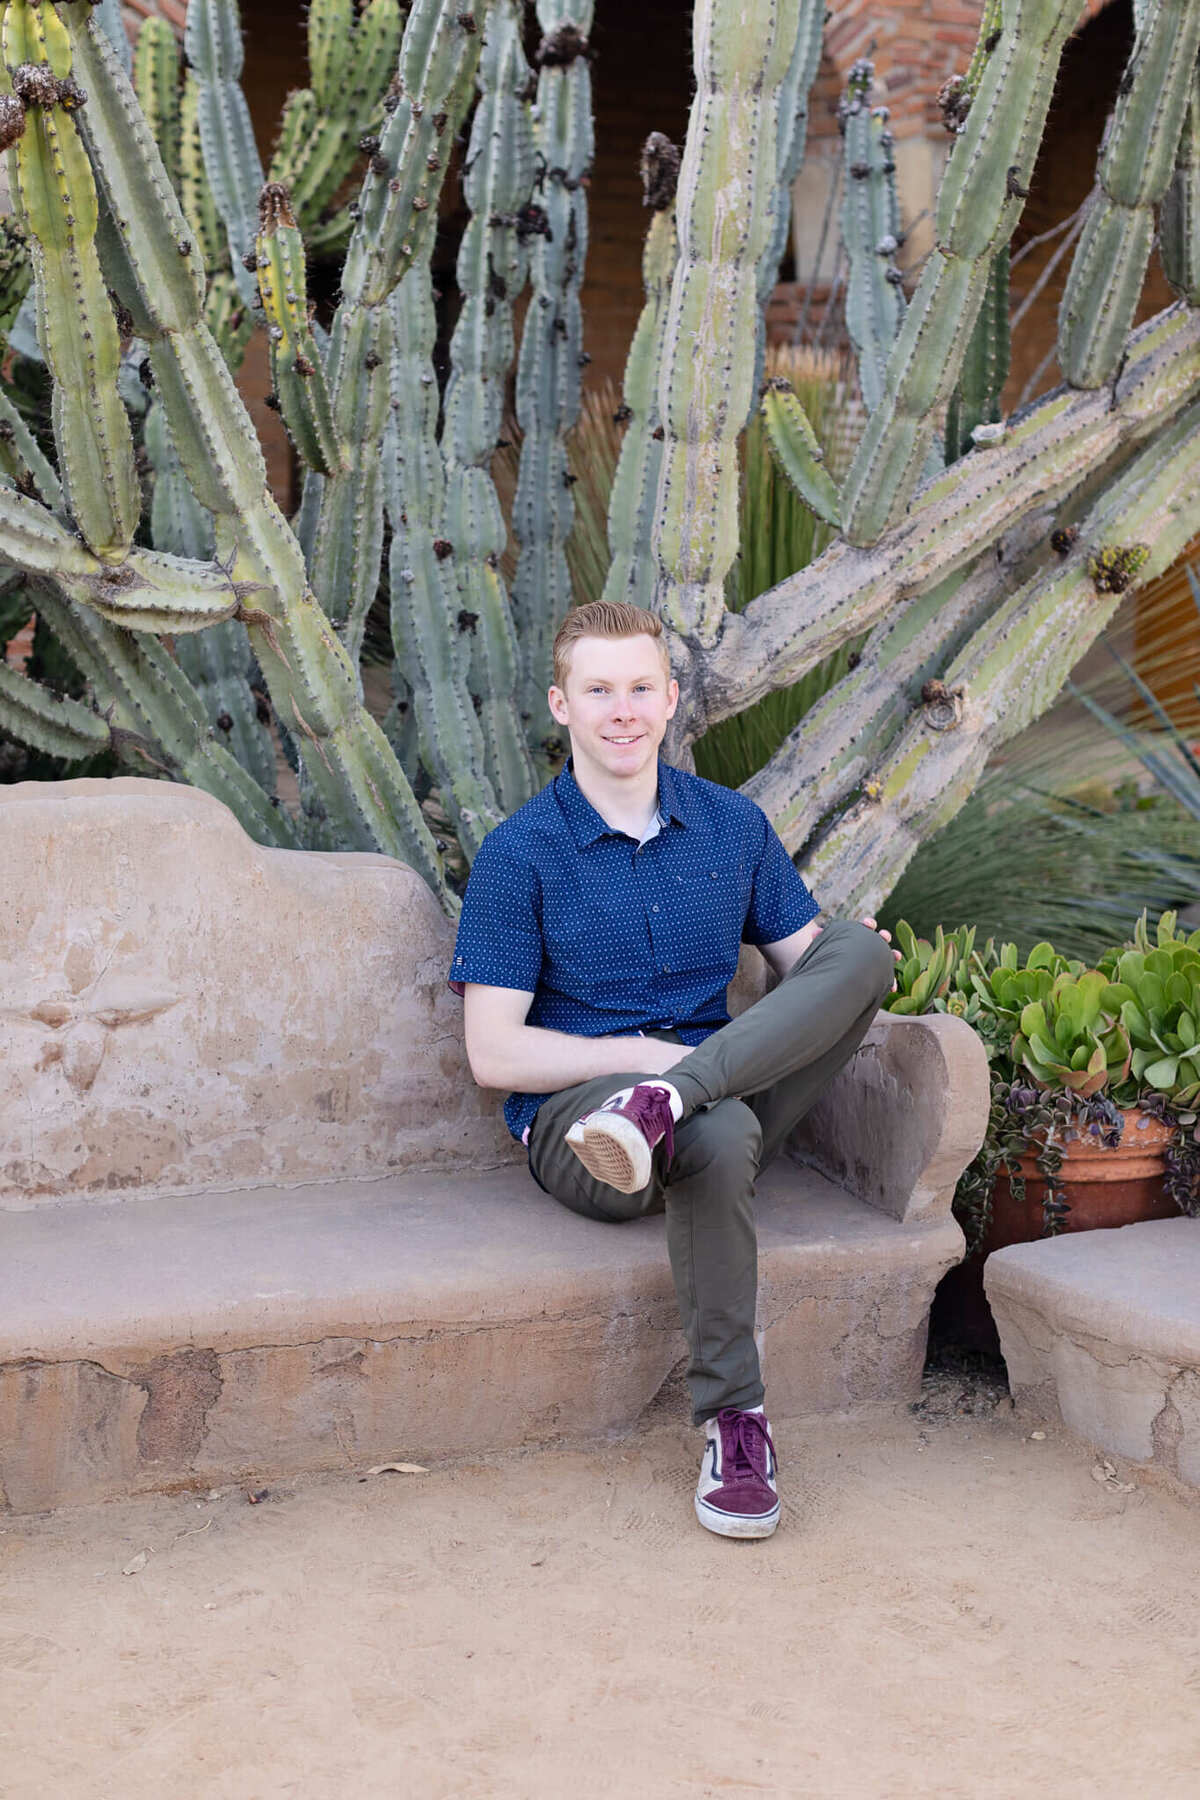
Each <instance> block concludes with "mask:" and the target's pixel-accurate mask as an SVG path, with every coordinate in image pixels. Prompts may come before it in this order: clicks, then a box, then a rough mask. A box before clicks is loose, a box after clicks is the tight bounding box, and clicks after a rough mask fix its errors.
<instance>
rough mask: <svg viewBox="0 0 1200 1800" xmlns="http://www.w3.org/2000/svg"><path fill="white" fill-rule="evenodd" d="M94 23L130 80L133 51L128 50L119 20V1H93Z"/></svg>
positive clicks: (125, 32)
mask: <svg viewBox="0 0 1200 1800" xmlns="http://www.w3.org/2000/svg"><path fill="white" fill-rule="evenodd" d="M95 12H96V21H97V23H98V24H99V26H100V29H101V31H102V32H103V33H104V35H105V37H106V38H107V39H108V41H109V43H110V44H111V45H112V47H113V49H114V50H115V51H116V53H117V61H118V62H119V63H120V65H121V67H122V68H123V69H124V71H125V73H126V75H128V76H129V77H130V78H131V79H132V76H133V51H132V49H131V48H130V43H129V34H128V32H127V31H126V30H125V23H124V20H123V19H122V18H121V5H120V0H95Z"/></svg>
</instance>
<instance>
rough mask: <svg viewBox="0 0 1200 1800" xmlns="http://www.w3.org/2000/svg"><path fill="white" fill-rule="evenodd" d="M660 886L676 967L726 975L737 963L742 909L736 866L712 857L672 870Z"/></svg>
mask: <svg viewBox="0 0 1200 1800" xmlns="http://www.w3.org/2000/svg"><path fill="white" fill-rule="evenodd" d="M665 889H666V898H665V900H664V902H663V904H664V906H665V907H667V908H669V911H670V921H669V925H670V933H671V937H672V939H673V955H674V962H673V966H674V967H675V968H676V970H677V972H679V973H681V974H682V973H684V972H696V973H700V972H704V973H706V974H707V973H711V974H713V975H715V976H725V972H726V971H727V970H729V969H731V968H735V967H736V966H737V959H738V949H739V946H740V944H741V937H742V920H743V919H744V917H745V912H746V909H745V905H744V904H743V899H742V894H741V883H740V881H739V878H738V872H737V869H736V868H734V867H732V866H731V865H730V864H729V863H727V862H726V863H723V862H721V861H718V860H717V859H715V858H714V859H713V860H711V861H708V862H704V863H698V864H696V865H695V866H694V867H692V868H689V869H684V870H679V871H677V872H676V873H675V874H674V875H673V876H672V877H671V879H670V880H669V881H668V882H667V883H666V884H665ZM726 978H727V979H730V978H731V977H728V976H726Z"/></svg>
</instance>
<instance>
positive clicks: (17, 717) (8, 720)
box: [0, 659, 110, 762]
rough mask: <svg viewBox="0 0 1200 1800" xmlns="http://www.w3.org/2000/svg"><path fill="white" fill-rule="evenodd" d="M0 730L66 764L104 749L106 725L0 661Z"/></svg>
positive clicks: (107, 736)
mask: <svg viewBox="0 0 1200 1800" xmlns="http://www.w3.org/2000/svg"><path fill="white" fill-rule="evenodd" d="M0 730H3V731H7V732H8V733H9V735H10V736H11V737H15V738H19V739H20V740H21V742H22V743H24V744H32V746H33V748H34V749H35V750H41V751H44V752H45V754H46V755H47V756H62V757H65V758H66V759H67V760H68V761H69V762H73V761H76V760H78V759H79V758H80V757H84V756H95V755H96V753H97V752H98V751H100V750H105V749H107V747H108V744H109V739H110V733H109V729H108V726H107V724H106V723H105V721H104V720H103V719H101V718H100V717H99V716H98V715H97V714H96V713H94V712H93V711H92V709H91V707H90V706H83V705H81V703H80V702H79V701H78V700H71V699H69V698H68V697H67V696H66V695H65V694H53V693H51V691H50V689H49V688H45V687H43V686H42V684H41V682H40V681H32V680H30V678H29V676H28V675H22V674H20V672H19V671H18V670H16V669H10V668H9V666H8V664H7V663H6V662H4V661H3V659H0Z"/></svg>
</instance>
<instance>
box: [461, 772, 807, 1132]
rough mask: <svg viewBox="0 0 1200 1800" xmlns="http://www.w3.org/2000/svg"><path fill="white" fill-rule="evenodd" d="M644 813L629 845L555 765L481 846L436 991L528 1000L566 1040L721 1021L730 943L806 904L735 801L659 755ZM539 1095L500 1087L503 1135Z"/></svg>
mask: <svg viewBox="0 0 1200 1800" xmlns="http://www.w3.org/2000/svg"><path fill="white" fill-rule="evenodd" d="M658 810H659V820H660V830H659V832H658V835H657V836H656V837H652V838H650V839H649V840H648V841H647V842H646V843H644V844H642V845H640V846H639V845H638V844H637V843H636V842H635V840H634V839H633V838H632V837H630V836H628V835H627V833H625V832H623V831H614V830H613V829H612V827H611V826H609V825H606V824H605V822H604V820H603V819H602V818H601V817H600V814H599V813H598V812H597V811H596V809H595V807H594V806H593V805H592V804H591V802H590V801H588V800H586V799H585V798H584V796H583V795H582V794H581V793H580V791H579V788H578V787H577V785H576V782H575V777H574V775H573V774H572V773H571V769H570V765H568V766H567V767H566V768H565V769H563V770H562V772H561V773H560V774H559V775H558V776H557V777H556V778H555V779H554V780H553V781H552V782H550V783H549V785H548V786H546V787H544V788H543V789H542V791H541V793H540V794H535V795H534V797H533V799H532V800H530V801H528V802H527V803H526V804H525V805H524V806H523V807H521V809H520V811H519V812H515V813H514V814H513V816H512V818H511V819H506V820H505V821H504V823H503V824H502V825H498V826H497V827H496V829H495V830H494V831H492V832H489V834H488V836H487V837H486V838H485V839H484V841H483V843H482V844H481V845H480V848H479V853H478V855H477V856H476V858H475V862H474V865H473V867H472V869H471V878H470V880H469V882H468V883H467V891H466V896H465V898H464V900H463V910H462V918H461V920H460V921H459V927H458V941H457V942H456V944H455V946H454V964H453V967H452V969H451V971H450V982H451V985H452V986H453V987H454V988H456V989H457V991H458V992H459V993H461V992H462V984H463V983H464V982H468V981H473V982H479V983H481V984H482V985H483V986H485V987H504V988H517V989H520V990H522V991H523V992H526V993H531V994H532V995H533V1004H532V1005H531V1007H530V1009H529V1014H528V1017H527V1019H526V1024H528V1025H541V1026H545V1027H546V1028H547V1029H548V1030H551V1031H567V1032H571V1033H572V1034H573V1035H574V1036H577V1037H607V1036H610V1035H615V1036H619V1037H628V1036H632V1035H635V1034H636V1033H637V1032H639V1031H666V1030H674V1031H677V1032H678V1033H679V1035H680V1037H681V1038H682V1039H683V1041H684V1043H685V1044H699V1043H702V1042H703V1040H704V1039H705V1038H706V1037H708V1036H709V1034H710V1033H711V1032H713V1031H715V1030H717V1028H718V1027H719V1026H721V1025H725V1024H727V1023H728V1020H729V1013H728V1011H727V1009H726V997H725V990H726V988H727V987H728V985H729V983H730V981H732V979H733V976H734V972H735V970H736V968H737V961H738V949H739V946H740V945H741V944H742V943H743V942H744V943H748V944H773V943H777V942H778V941H779V939H780V938H785V937H790V936H791V934H792V932H794V931H799V930H800V929H801V927H802V926H804V925H807V924H808V923H809V921H810V920H811V919H815V918H816V916H817V911H818V908H817V903H816V901H815V900H814V899H813V897H812V895H811V894H810V893H809V891H808V889H807V888H806V887H805V885H804V883H803V881H801V879H800V877H799V875H798V874H797V872H796V868H795V865H794V864H793V862H792V860H791V858H790V856H789V855H788V853H787V851H786V850H785V849H784V847H783V845H782V844H781V843H780V841H779V838H778V837H777V836H776V834H775V832H774V830H773V829H772V827H771V825H770V822H769V821H768V819H767V816H766V814H765V813H764V812H763V811H762V809H761V808H760V807H757V806H755V804H754V802H753V801H752V800H747V799H746V797H745V795H744V794H738V793H734V792H733V791H732V789H730V788H724V787H718V785H717V784H716V783H715V782H712V781H702V780H700V778H699V777H698V776H696V775H687V774H684V773H683V771H682V770H679V769H672V768H668V766H667V765H666V764H665V763H660V764H659V766H658ZM544 1099H546V1095H545V1094H510V1095H509V1097H508V1100H507V1102H506V1104H505V1107H504V1117H505V1119H506V1121H507V1123H508V1128H509V1130H510V1131H511V1132H512V1134H513V1136H514V1137H515V1138H518V1139H521V1138H523V1137H524V1135H525V1133H526V1131H527V1130H528V1128H529V1126H530V1125H531V1124H532V1123H533V1119H534V1116H535V1114H536V1113H537V1110H538V1107H539V1106H540V1105H541V1104H542V1101H543V1100H544Z"/></svg>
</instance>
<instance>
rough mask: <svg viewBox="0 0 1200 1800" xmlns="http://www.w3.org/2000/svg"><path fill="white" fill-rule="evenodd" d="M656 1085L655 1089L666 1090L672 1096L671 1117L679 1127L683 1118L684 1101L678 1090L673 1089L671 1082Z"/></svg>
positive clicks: (656, 1083) (657, 1082) (660, 1082)
mask: <svg viewBox="0 0 1200 1800" xmlns="http://www.w3.org/2000/svg"><path fill="white" fill-rule="evenodd" d="M654 1085H655V1087H663V1088H666V1090H667V1092H668V1094H670V1096H671V1117H672V1118H673V1119H674V1121H675V1123H676V1124H677V1125H678V1123H679V1121H680V1119H682V1117H683V1101H682V1100H681V1099H680V1097H679V1090H678V1088H673V1087H672V1086H671V1083H670V1082H669V1081H656V1082H655V1083H654Z"/></svg>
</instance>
